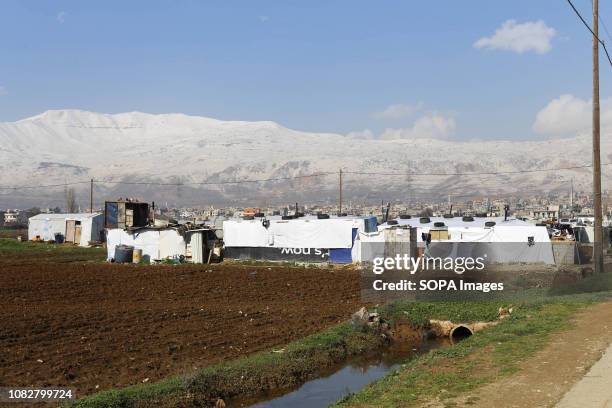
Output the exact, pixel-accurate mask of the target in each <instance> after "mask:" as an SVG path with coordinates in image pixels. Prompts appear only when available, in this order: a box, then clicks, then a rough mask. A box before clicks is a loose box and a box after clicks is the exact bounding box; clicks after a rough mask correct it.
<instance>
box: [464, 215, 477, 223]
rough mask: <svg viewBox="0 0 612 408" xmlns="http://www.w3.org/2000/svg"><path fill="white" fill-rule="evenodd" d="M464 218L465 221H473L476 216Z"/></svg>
mask: <svg viewBox="0 0 612 408" xmlns="http://www.w3.org/2000/svg"><path fill="white" fill-rule="evenodd" d="M462 220H463V221H465V222H471V221H474V217H469V216H464V217H463V218H462Z"/></svg>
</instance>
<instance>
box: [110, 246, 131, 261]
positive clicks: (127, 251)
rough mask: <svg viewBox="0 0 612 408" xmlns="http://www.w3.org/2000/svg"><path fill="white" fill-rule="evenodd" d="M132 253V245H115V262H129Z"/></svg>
mask: <svg viewBox="0 0 612 408" xmlns="http://www.w3.org/2000/svg"><path fill="white" fill-rule="evenodd" d="M133 254H134V247H133V246H129V245H117V246H116V247H115V262H117V263H130V262H132V256H133Z"/></svg>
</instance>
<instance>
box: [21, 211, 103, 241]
mask: <svg viewBox="0 0 612 408" xmlns="http://www.w3.org/2000/svg"><path fill="white" fill-rule="evenodd" d="M103 230H104V215H103V214H101V213H77V214H38V215H35V216H33V217H30V219H29V220H28V239H29V240H35V239H39V240H43V241H52V240H55V239H56V234H59V235H61V236H62V238H63V239H64V241H66V242H72V243H75V244H78V245H79V246H82V247H86V246H89V241H101V238H102V235H101V233H102V231H103Z"/></svg>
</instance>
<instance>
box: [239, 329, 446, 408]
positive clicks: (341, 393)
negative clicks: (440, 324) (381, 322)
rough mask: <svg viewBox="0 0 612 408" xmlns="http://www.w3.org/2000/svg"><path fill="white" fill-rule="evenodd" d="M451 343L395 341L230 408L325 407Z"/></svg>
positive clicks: (439, 341)
mask: <svg viewBox="0 0 612 408" xmlns="http://www.w3.org/2000/svg"><path fill="white" fill-rule="evenodd" d="M448 345H450V342H449V341H448V340H447V339H434V340H427V341H423V342H422V343H421V344H420V345H414V344H403V345H402V344H398V343H395V344H393V345H391V346H390V347H388V348H386V349H384V350H383V351H382V352H381V351H379V352H378V353H376V354H374V355H368V356H361V357H358V358H354V359H351V360H350V361H348V362H346V363H345V364H343V365H340V366H338V367H336V368H335V369H333V370H331V371H330V372H327V373H325V375H323V376H321V377H319V378H316V379H314V380H311V381H308V382H306V383H304V384H302V385H301V386H300V387H299V388H297V389H295V390H284V391H285V393H284V394H281V393H279V392H273V393H269V394H265V395H261V396H260V397H259V398H257V399H250V400H248V401H247V400H243V401H233V402H231V403H230V404H228V406H230V407H235V406H239V407H251V408H264V407H272V408H276V407H291V408H316V407H327V406H328V405H330V404H332V403H334V402H336V401H338V400H339V399H341V398H343V397H345V396H346V395H348V394H351V393H354V392H357V391H359V390H361V389H362V388H364V387H365V386H366V385H368V384H369V383H371V382H373V381H376V380H378V379H380V378H382V377H384V376H385V375H386V374H387V373H388V372H389V371H391V370H394V369H396V368H398V367H399V366H400V365H401V364H402V363H404V362H406V361H408V360H410V359H411V358H414V357H415V356H417V355H419V354H423V353H425V352H427V351H429V350H432V349H436V348H439V347H444V346H448Z"/></svg>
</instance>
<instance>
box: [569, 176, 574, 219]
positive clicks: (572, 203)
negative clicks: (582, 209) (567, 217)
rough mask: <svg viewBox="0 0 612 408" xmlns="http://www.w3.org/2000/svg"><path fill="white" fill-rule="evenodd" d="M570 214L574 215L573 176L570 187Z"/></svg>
mask: <svg viewBox="0 0 612 408" xmlns="http://www.w3.org/2000/svg"><path fill="white" fill-rule="evenodd" d="M570 214H571V217H572V218H573V217H574V178H573V177H572V184H571V187H570Z"/></svg>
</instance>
